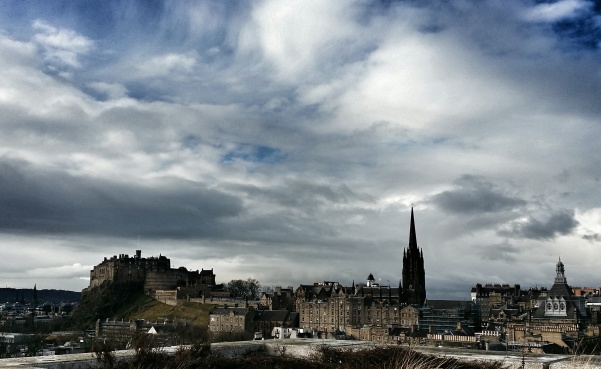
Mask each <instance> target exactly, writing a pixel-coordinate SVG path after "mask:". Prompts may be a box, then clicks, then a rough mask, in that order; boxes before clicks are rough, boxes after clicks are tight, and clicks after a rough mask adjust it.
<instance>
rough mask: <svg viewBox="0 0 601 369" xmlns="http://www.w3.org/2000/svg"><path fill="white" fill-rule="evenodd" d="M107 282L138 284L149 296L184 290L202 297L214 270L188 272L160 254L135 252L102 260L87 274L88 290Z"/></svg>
mask: <svg viewBox="0 0 601 369" xmlns="http://www.w3.org/2000/svg"><path fill="white" fill-rule="evenodd" d="M106 281H110V282H113V283H140V284H141V285H143V288H144V292H145V293H146V294H148V295H151V296H154V295H155V294H156V293H157V291H164V290H186V291H189V292H192V293H193V294H196V295H201V294H202V290H204V289H210V288H211V287H213V286H215V274H214V273H213V269H207V270H204V269H203V270H200V271H198V270H196V271H189V270H188V269H186V268H185V267H180V268H177V269H175V268H171V260H169V258H167V257H165V256H162V255H160V256H158V257H156V256H151V257H148V258H143V257H142V251H141V250H136V254H135V255H134V256H129V255H127V254H120V255H119V256H117V255H115V256H113V257H111V258H110V259H109V258H106V257H105V258H104V261H102V262H101V263H100V264H98V265H96V266H95V267H94V269H92V270H91V271H90V286H89V287H88V288H87V290H89V289H92V288H95V287H98V286H100V285H101V284H102V283H104V282H106ZM194 291H196V292H194ZM193 297H196V296H193Z"/></svg>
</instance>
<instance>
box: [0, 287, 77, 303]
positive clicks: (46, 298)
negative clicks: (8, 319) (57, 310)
mask: <svg viewBox="0 0 601 369" xmlns="http://www.w3.org/2000/svg"><path fill="white" fill-rule="evenodd" d="M37 294H38V302H39V303H40V304H41V303H44V302H51V303H53V304H58V303H61V302H77V301H79V299H80V298H81V292H75V291H66V290H37ZM17 301H18V302H24V303H33V288H0V303H5V302H10V303H14V302H17Z"/></svg>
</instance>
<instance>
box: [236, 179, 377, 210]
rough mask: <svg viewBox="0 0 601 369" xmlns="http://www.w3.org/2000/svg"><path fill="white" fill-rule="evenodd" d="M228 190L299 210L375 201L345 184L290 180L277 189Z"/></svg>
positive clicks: (240, 186) (242, 187)
mask: <svg viewBox="0 0 601 369" xmlns="http://www.w3.org/2000/svg"><path fill="white" fill-rule="evenodd" d="M227 188H231V189H233V190H236V191H241V192H243V193H246V194H248V195H249V196H253V197H255V198H257V199H261V200H262V201H264V200H268V201H269V202H274V203H277V204H278V205H280V206H284V207H294V208H297V209H308V208H314V207H315V206H319V205H327V206H332V205H334V204H347V203H350V202H354V201H360V202H373V201H374V199H373V197H372V196H370V195H368V194H363V193H356V192H354V191H353V190H351V189H350V188H349V187H348V186H346V185H344V184H340V185H327V184H318V183H312V182H308V181H304V180H288V181H285V182H284V183H283V184H282V185H281V186H276V187H257V186H251V185H229V186H227Z"/></svg>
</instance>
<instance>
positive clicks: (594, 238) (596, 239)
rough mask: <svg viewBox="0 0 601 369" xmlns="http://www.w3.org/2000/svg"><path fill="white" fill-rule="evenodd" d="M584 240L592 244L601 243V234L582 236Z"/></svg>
mask: <svg viewBox="0 0 601 369" xmlns="http://www.w3.org/2000/svg"><path fill="white" fill-rule="evenodd" d="M582 239H583V240H587V241H591V242H601V234H600V233H589V234H585V235H583V236H582Z"/></svg>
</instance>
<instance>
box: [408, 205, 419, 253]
mask: <svg viewBox="0 0 601 369" xmlns="http://www.w3.org/2000/svg"><path fill="white" fill-rule="evenodd" d="M409 250H410V252H411V254H416V253H417V252H418V250H417V236H416V235H415V220H414V218H413V206H412V207H411V225H410V226H409Z"/></svg>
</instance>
